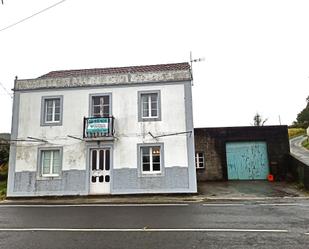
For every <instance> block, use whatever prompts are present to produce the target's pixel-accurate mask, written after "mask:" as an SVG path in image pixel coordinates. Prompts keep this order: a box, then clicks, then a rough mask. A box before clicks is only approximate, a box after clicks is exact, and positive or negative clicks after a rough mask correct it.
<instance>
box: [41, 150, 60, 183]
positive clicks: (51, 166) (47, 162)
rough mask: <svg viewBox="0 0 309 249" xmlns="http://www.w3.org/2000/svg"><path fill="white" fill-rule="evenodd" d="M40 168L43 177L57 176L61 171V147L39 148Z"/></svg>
mask: <svg viewBox="0 0 309 249" xmlns="http://www.w3.org/2000/svg"><path fill="white" fill-rule="evenodd" d="M40 158H41V160H40V168H41V175H42V176H43V177H57V176H60V172H61V149H41V150H40Z"/></svg>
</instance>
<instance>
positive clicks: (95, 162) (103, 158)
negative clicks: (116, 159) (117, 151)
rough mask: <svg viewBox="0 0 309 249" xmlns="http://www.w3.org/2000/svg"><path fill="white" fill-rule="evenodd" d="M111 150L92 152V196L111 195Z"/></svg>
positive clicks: (103, 149)
mask: <svg viewBox="0 0 309 249" xmlns="http://www.w3.org/2000/svg"><path fill="white" fill-rule="evenodd" d="M110 158H111V150H110V149H109V148H101V149H91V150H90V194H94V195H100V194H109V193H110V182H111V177H110V168H111V160H110Z"/></svg>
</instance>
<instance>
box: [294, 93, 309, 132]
mask: <svg viewBox="0 0 309 249" xmlns="http://www.w3.org/2000/svg"><path fill="white" fill-rule="evenodd" d="M306 101H307V105H306V107H305V108H304V109H303V110H302V111H301V112H300V113H298V114H297V118H296V122H295V124H296V125H297V126H298V127H300V128H307V127H308V126H309V96H308V97H307V98H306Z"/></svg>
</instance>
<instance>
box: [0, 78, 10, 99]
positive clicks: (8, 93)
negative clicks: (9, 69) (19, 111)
mask: <svg viewBox="0 0 309 249" xmlns="http://www.w3.org/2000/svg"><path fill="white" fill-rule="evenodd" d="M0 86H1V87H2V88H3V90H4V92H5V93H6V94H7V95H9V96H10V97H11V98H13V95H12V94H11V93H10V92H9V91H8V90H7V89H6V88H5V87H4V85H3V84H2V83H1V82H0Z"/></svg>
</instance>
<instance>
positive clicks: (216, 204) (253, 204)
mask: <svg viewBox="0 0 309 249" xmlns="http://www.w3.org/2000/svg"><path fill="white" fill-rule="evenodd" d="M203 206H205V207H212V206H213V207H225V206H226V207H230V206H235V207H237V206H283V207H284V206H298V207H308V206H309V204H304V203H250V204H245V203H209V204H203Z"/></svg>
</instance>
